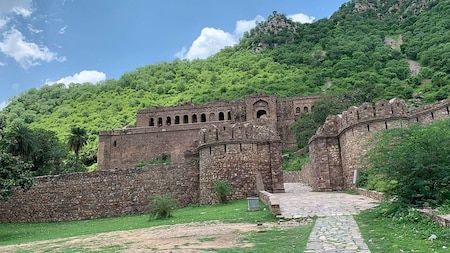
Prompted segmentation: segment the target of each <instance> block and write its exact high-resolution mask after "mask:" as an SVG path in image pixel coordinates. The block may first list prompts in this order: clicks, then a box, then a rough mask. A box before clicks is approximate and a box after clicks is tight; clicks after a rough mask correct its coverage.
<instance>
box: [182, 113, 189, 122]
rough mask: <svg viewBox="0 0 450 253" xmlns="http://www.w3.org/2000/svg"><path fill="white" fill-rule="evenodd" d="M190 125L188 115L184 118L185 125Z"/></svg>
mask: <svg viewBox="0 0 450 253" xmlns="http://www.w3.org/2000/svg"><path fill="white" fill-rule="evenodd" d="M187 123H189V117H188V116H187V115H184V116H183V124H187Z"/></svg>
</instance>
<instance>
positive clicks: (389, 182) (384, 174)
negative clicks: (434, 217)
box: [367, 120, 450, 207]
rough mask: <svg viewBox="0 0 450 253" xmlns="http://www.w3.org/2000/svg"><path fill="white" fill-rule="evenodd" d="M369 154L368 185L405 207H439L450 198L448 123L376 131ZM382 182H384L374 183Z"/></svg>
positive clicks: (449, 133)
mask: <svg viewBox="0 0 450 253" xmlns="http://www.w3.org/2000/svg"><path fill="white" fill-rule="evenodd" d="M375 138H377V139H379V141H378V142H377V144H376V146H375V148H373V149H372V150H371V151H369V153H368V158H369V161H370V164H371V165H372V168H370V169H369V170H368V171H367V172H368V173H369V175H368V187H370V185H371V183H373V186H374V187H375V188H379V189H380V188H381V190H383V191H385V192H386V193H387V194H388V195H391V196H392V195H394V196H398V200H399V202H400V203H402V204H404V205H408V206H423V204H424V203H425V202H426V203H428V204H429V205H430V206H432V207H436V206H440V205H442V204H443V203H445V201H446V200H448V199H449V198H450V184H449V182H450V170H449V169H448V168H449V167H450V159H449V154H450V121H449V120H446V121H441V122H436V123H433V124H431V125H429V126H426V127H421V126H413V127H411V128H407V129H391V130H388V131H383V132H379V135H376V136H375ZM376 181H383V183H381V184H380V183H376V184H375V183H374V182H376Z"/></svg>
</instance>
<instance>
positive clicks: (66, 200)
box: [0, 95, 450, 222]
mask: <svg viewBox="0 0 450 253" xmlns="http://www.w3.org/2000/svg"><path fill="white" fill-rule="evenodd" d="M319 98H320V97H318V96H314V97H298V98H278V97H276V96H270V95H254V96H249V97H245V98H243V99H242V100H238V101H219V102H213V103H209V104H206V105H192V104H185V105H178V106H174V107H154V108H150V109H147V110H142V111H139V112H138V113H137V119H136V125H135V126H133V127H127V128H124V129H118V130H111V131H106V132H101V133H100V135H99V146H98V169H97V170H96V171H94V172H83V173H72V174H65V175H57V176H45V177H38V178H36V179H35V184H34V186H33V187H32V188H31V189H30V190H28V191H22V190H20V189H18V190H17V191H16V194H15V195H14V196H13V197H12V199H11V200H9V201H7V202H0V214H1V215H0V222H17V221H18V222H25V221H27V222H29V221H61V220H78V219H86V218H96V217H106V216H117V215H123V214H137V213H143V212H145V208H146V206H147V205H148V203H149V197H151V196H155V195H160V194H163V193H170V194H172V195H173V197H175V198H176V199H178V200H179V201H180V204H181V205H182V206H187V205H189V204H210V203H215V202H217V201H218V200H217V198H216V196H215V195H214V193H213V192H212V191H211V187H212V185H213V183H214V182H215V181H217V180H228V181H229V182H230V184H231V186H232V187H233V193H232V194H231V198H232V199H240V198H245V197H249V196H252V195H254V194H256V193H257V189H258V190H266V191H268V192H283V191H284V189H283V182H303V183H307V184H309V185H311V186H312V187H313V188H314V189H315V190H319V191H333V190H342V189H349V188H351V187H353V176H354V173H355V170H358V169H359V168H361V167H362V166H363V163H364V161H363V160H362V159H361V158H362V157H363V156H364V154H365V153H366V152H367V150H368V149H369V148H370V143H371V140H372V138H373V135H374V133H375V132H377V131H380V130H384V129H390V128H400V127H409V126H411V125H412V124H428V123H430V122H432V121H434V120H441V119H446V118H450V110H449V106H450V100H443V101H440V102H437V103H435V104H432V105H429V106H426V107H423V108H419V109H416V110H412V111H408V110H407V109H406V105H405V103H404V101H402V100H398V99H393V100H390V101H386V100H382V101H379V102H377V103H376V104H375V105H373V104H371V103H364V104H362V105H361V106H359V107H350V108H349V109H348V110H346V111H344V112H343V113H342V114H340V115H332V116H329V117H328V118H327V120H326V122H325V124H324V125H323V126H321V127H320V128H319V129H318V130H317V132H316V134H315V136H313V137H312V138H311V139H310V141H309V153H310V160H309V163H308V164H306V165H305V166H304V167H303V168H302V170H301V171H300V172H290V173H284V174H283V172H282V169H281V162H282V161H281V151H282V150H283V149H291V148H295V147H296V144H295V139H294V135H293V133H292V132H290V131H289V125H290V124H291V123H292V122H294V121H295V119H296V117H297V116H298V114H299V113H301V112H306V111H311V110H313V106H312V105H313V103H314V101H316V100H317V99H319ZM162 156H164V157H167V158H169V159H168V160H170V161H171V162H170V163H166V164H154V165H151V164H150V163H151V162H152V161H154V160H156V159H158V158H160V157H162ZM138 164H147V165H146V166H143V167H140V166H137V165H138Z"/></svg>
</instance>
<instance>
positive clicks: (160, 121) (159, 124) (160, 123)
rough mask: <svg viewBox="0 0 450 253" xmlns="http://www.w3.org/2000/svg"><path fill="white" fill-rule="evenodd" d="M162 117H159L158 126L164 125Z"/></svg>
mask: <svg viewBox="0 0 450 253" xmlns="http://www.w3.org/2000/svg"><path fill="white" fill-rule="evenodd" d="M162 122H163V121H162V118H158V127H162Z"/></svg>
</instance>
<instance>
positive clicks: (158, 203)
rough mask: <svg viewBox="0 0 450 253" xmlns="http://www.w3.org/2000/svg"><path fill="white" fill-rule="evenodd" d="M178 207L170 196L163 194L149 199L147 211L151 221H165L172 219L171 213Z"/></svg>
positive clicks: (176, 202)
mask: <svg viewBox="0 0 450 253" xmlns="http://www.w3.org/2000/svg"><path fill="white" fill-rule="evenodd" d="M178 207H179V203H178V200H176V199H174V198H172V196H171V195H170V194H163V195H158V196H154V197H152V198H151V203H150V204H149V205H148V206H147V210H148V212H149V215H150V220H151V219H167V218H169V217H172V212H173V211H174V210H175V209H177V208H178Z"/></svg>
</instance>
